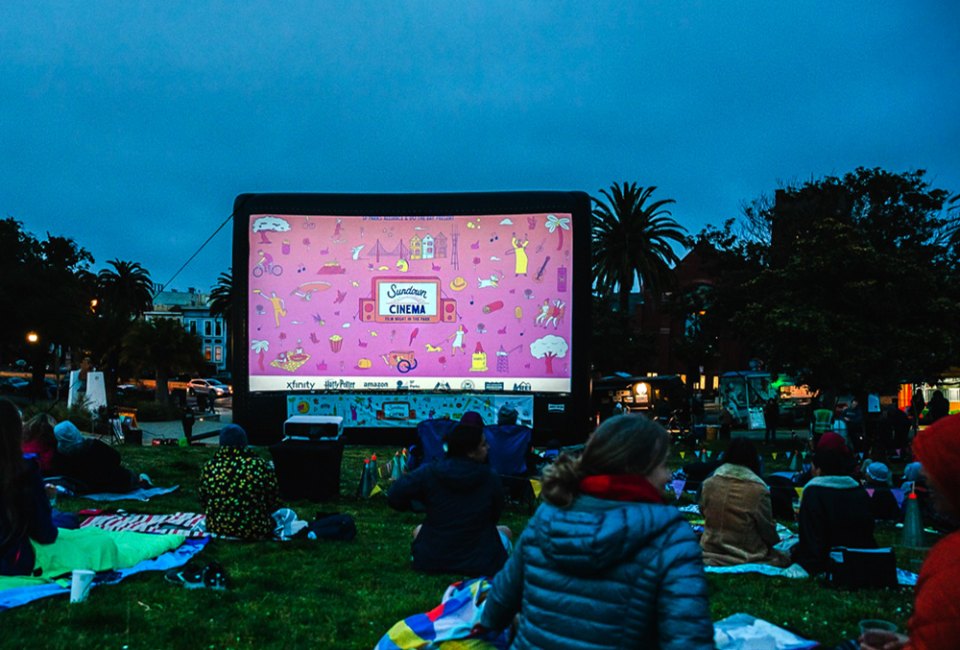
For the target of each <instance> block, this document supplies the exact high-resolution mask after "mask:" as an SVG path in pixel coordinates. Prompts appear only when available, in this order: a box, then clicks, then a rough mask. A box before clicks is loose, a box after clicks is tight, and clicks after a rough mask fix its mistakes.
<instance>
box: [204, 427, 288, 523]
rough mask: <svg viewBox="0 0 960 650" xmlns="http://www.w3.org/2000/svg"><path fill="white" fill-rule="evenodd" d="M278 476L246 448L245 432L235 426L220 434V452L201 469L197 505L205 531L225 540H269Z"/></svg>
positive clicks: (277, 502)
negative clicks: (204, 518)
mask: <svg viewBox="0 0 960 650" xmlns="http://www.w3.org/2000/svg"><path fill="white" fill-rule="evenodd" d="M279 495H280V490H279V487H278V485H277V476H276V474H275V473H274V471H273V469H271V468H270V466H269V465H268V464H267V461H265V460H264V459H263V458H261V457H260V456H259V455H257V454H256V453H255V452H254V451H253V450H252V449H250V448H249V447H247V432H246V431H244V430H243V428H242V427H240V426H239V425H236V424H228V425H227V426H225V427H223V429H221V431H220V449H218V450H217V453H216V454H214V456H213V458H211V459H210V460H208V461H207V462H206V464H204V466H203V467H202V468H201V470H200V487H199V497H200V505H201V506H202V507H203V508H204V509H205V510H206V513H207V530H208V531H209V532H211V533H215V534H217V535H223V536H225V537H238V538H240V539H250V540H253V539H268V538H269V537H271V535H272V534H273V528H274V521H273V517H272V516H271V515H272V513H273V511H274V510H277V509H278V508H279V507H280V496H279Z"/></svg>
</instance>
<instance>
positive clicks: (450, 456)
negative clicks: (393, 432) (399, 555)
mask: <svg viewBox="0 0 960 650" xmlns="http://www.w3.org/2000/svg"><path fill="white" fill-rule="evenodd" d="M446 444H447V457H446V458H444V459H443V460H440V461H438V462H434V463H429V464H427V465H423V466H422V467H419V468H418V469H416V470H414V471H413V472H411V473H409V474H406V475H405V476H403V477H402V478H400V479H398V480H397V482H396V483H394V485H393V487H392V488H391V489H390V492H389V493H388V494H387V503H389V504H390V507H391V508H394V509H395V510H410V509H412V508H413V507H414V503H415V502H419V503H422V504H424V505H425V506H426V511H427V516H426V519H425V520H424V522H423V524H422V525H420V526H417V527H416V528H415V529H414V531H413V537H414V539H413V545H412V547H411V550H412V553H413V568H414V569H416V570H418V571H425V572H428V573H455V574H459V575H465V576H470V577H477V576H492V575H493V574H495V573H496V572H497V571H499V570H500V567H502V566H503V563H504V562H505V561H506V559H507V550H506V546H507V545H509V541H508V540H509V537H510V535H511V533H510V529H509V528H507V527H506V526H497V522H498V521H499V519H500V512H501V511H502V510H503V489H502V487H501V484H500V479H499V478H498V477H497V475H496V474H494V472H493V470H492V469H491V468H490V466H489V465H487V464H486V460H487V440H486V438H485V437H484V435H483V419H482V418H481V417H480V414H479V413H476V412H474V411H468V412H466V413H464V414H463V417H462V418H461V419H460V422H459V423H458V424H457V426H456V427H454V428H453V430H452V431H450V433H448V434H447V437H446Z"/></svg>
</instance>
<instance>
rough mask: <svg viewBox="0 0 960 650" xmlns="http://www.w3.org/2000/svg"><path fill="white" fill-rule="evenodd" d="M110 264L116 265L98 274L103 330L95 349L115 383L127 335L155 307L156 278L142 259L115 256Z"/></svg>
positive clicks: (98, 294) (99, 306)
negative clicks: (135, 321) (122, 345)
mask: <svg viewBox="0 0 960 650" xmlns="http://www.w3.org/2000/svg"><path fill="white" fill-rule="evenodd" d="M108 264H110V266H112V267H113V268H112V269H110V268H105V269H102V270H101V271H100V272H99V273H98V274H97V307H96V312H97V316H98V324H99V329H98V332H97V336H96V338H95V339H94V351H95V354H96V357H97V359H98V364H99V365H100V366H101V367H103V368H104V369H105V372H106V375H107V385H108V386H115V385H116V382H117V376H118V374H119V365H120V359H121V344H122V341H123V338H124V337H125V336H126V335H127V333H128V332H129V331H130V328H131V326H132V324H133V322H134V320H135V319H136V318H138V317H140V316H142V315H143V312H145V311H148V310H149V309H150V308H151V307H152V306H153V281H152V280H151V279H150V272H149V271H147V270H146V269H145V268H143V266H141V264H140V263H139V262H128V261H123V260H119V259H114V260H110V262H108Z"/></svg>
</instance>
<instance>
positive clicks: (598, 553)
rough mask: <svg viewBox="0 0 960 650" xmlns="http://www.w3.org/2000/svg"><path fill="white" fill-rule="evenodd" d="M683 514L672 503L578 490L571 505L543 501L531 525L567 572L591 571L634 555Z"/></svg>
mask: <svg viewBox="0 0 960 650" xmlns="http://www.w3.org/2000/svg"><path fill="white" fill-rule="evenodd" d="M681 519H682V516H681V514H680V512H679V511H678V510H677V509H676V508H674V507H673V506H668V505H663V504H655V503H624V502H619V501H608V500H606V499H598V498H595V497H591V496H587V495H580V496H579V497H577V499H576V500H575V501H574V503H573V504H572V505H571V506H570V507H569V508H557V507H556V506H552V505H549V504H545V505H543V506H541V507H540V509H539V510H538V511H537V515H536V516H535V518H534V522H533V525H534V526H535V528H534V530H535V534H536V536H537V537H538V541H537V544H538V546H539V547H540V548H541V549H542V550H543V553H544V555H545V556H546V557H547V559H548V560H549V561H551V562H553V563H555V564H556V565H557V566H558V567H560V568H561V569H562V570H563V571H564V572H567V573H571V574H574V575H589V574H592V573H596V571H597V570H602V569H605V568H607V567H610V566H613V565H615V564H619V563H621V562H622V561H623V560H624V559H625V558H629V557H634V556H635V555H636V554H637V551H638V550H639V549H640V548H641V547H643V546H646V545H648V544H650V542H651V541H652V540H653V539H655V538H656V537H658V536H660V535H662V534H663V533H664V532H665V531H666V530H667V529H668V528H671V527H672V526H674V525H675V524H676V522H677V521H678V520H681Z"/></svg>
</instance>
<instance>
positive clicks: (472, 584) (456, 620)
mask: <svg viewBox="0 0 960 650" xmlns="http://www.w3.org/2000/svg"><path fill="white" fill-rule="evenodd" d="M488 591H490V582H489V581H488V580H487V579H486V578H474V579H473V580H469V581H462V580H461V581H460V582H455V583H453V584H452V585H450V586H449V587H447V591H446V592H445V593H444V594H443V599H442V600H441V602H440V604H439V605H438V606H437V607H435V608H433V609H432V610H430V611H429V612H425V613H423V614H414V615H413V616H409V617H407V618H405V619H403V620H402V621H400V622H398V623H397V624H396V625H394V626H393V627H391V628H390V630H389V631H388V632H387V633H386V634H385V635H383V638H381V639H380V641H379V642H378V643H377V645H376V647H375V648H374V650H411V649H414V648H416V649H417V650H438V649H439V648H443V650H493V649H496V650H506V647H507V645H508V643H507V634H506V632H500V633H499V634H498V633H488V634H486V635H484V636H483V637H482V638H474V637H473V636H472V635H471V633H470V631H471V630H472V629H473V626H474V625H476V624H477V623H479V622H480V615H481V614H482V613H483V605H484V603H485V601H486V597H487V592H488Z"/></svg>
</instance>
